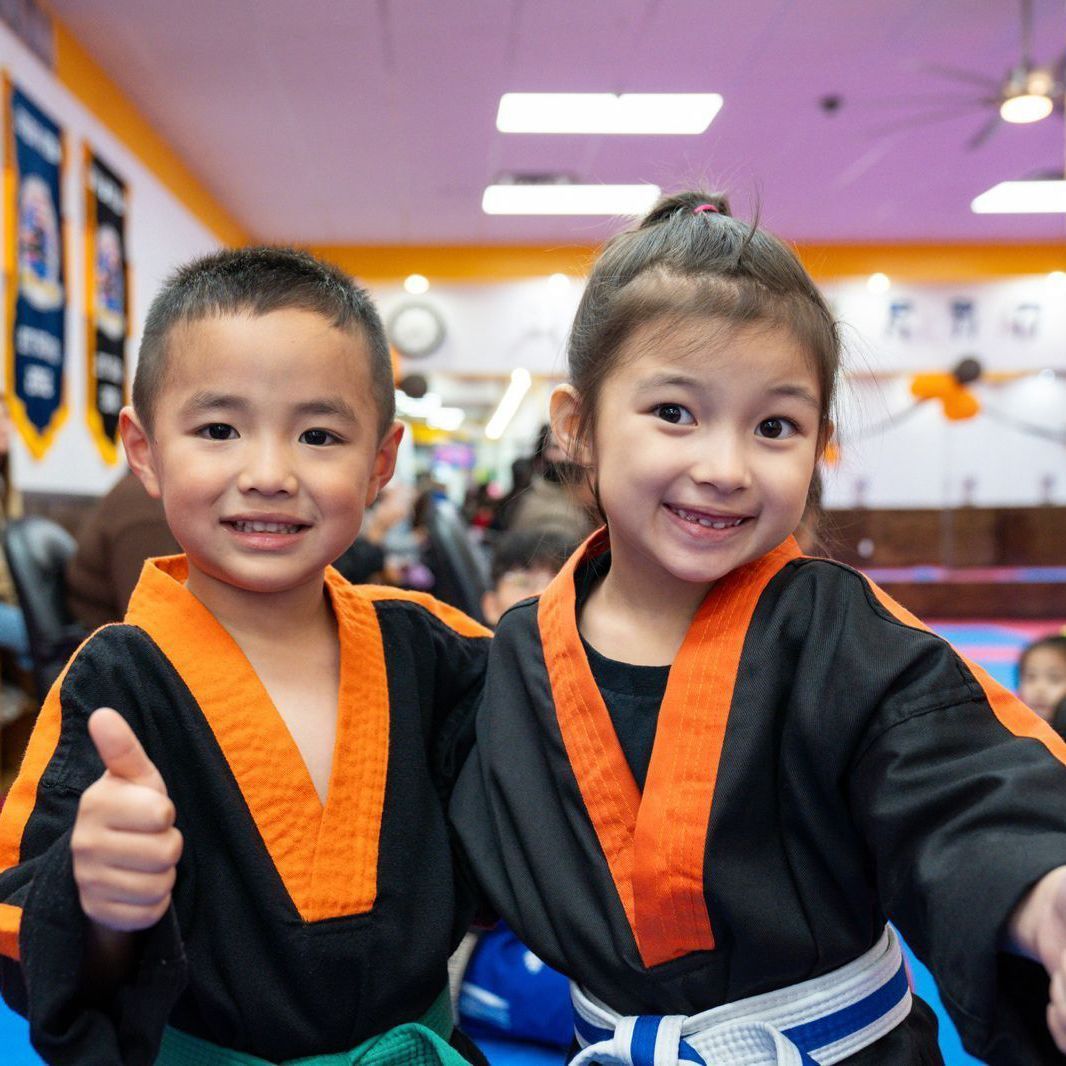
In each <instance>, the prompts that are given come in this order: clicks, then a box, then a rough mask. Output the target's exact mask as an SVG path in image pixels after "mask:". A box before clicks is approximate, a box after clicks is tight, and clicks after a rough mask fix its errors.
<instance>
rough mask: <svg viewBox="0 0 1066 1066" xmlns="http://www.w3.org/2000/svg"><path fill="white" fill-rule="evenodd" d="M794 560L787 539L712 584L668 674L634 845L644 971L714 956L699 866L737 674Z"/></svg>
mask: <svg viewBox="0 0 1066 1066" xmlns="http://www.w3.org/2000/svg"><path fill="white" fill-rule="evenodd" d="M799 555H800V551H799V548H798V547H797V545H796V543H795V542H794V541H792V540H791V539H790V540H788V541H786V542H785V543H784V544H782V545H781V546H780V547H778V548H776V549H775V550H774V551H772V552H770V553H769V554H767V555H765V556H763V557H762V558H761V559H758V560H756V561H755V562H753V563H751V564H749V565H747V566H744V567H741V568H740V569H738V570H735V571H733V572H732V573H731V574H728V575H727V576H726V577H723V578H721V579H720V580H719V581H718V582H717V583H716V584H715V585H714V586H713V587H712V589H711V591H710V593H709V594H708V595H707V598H706V599H705V600H704V601H703V604H702V605H701V606H700V609H699V610H698V611H697V612H696V617H695V618H694V619H693V622H692V626H691V627H690V629H689V632H688V635H687V636H686V637H685V641H684V643H683V644H682V646H681V650H680V651H679V653H678V655H677V658H676V659H675V660H674V664H673V666H672V667H671V670H670V679H669V682H668V684H667V688H666V695H665V697H664V699H663V705H662V710H661V711H660V712H659V726H658V729H657V731H656V734H655V746H654V748H653V750H652V756H651V764H650V766H649V767H648V778H647V783H646V786H645V791H644V798H643V800H642V802H641V810H640V816H639V819H638V823H637V832H636V840H635V849H636V859H635V862H634V870H633V882H634V897H635V899H636V904H637V927H636V932H637V942H638V944H639V946H640V953H641V957H642V958H643V959H644V961H645V963H646V964H647V965H649V966H651V965H655V964H656V963H661V962H667V961H669V960H670V959H675V958H678V957H680V956H681V955H686V954H688V953H689V952H692V951H699V950H711V949H713V948H714V944H715V940H714V933H713V931H712V929H711V922H710V917H709V916H708V914H707V900H706V894H705V889H704V868H705V861H704V860H705V857H706V848H707V829H708V823H709V820H710V815H711V808H712V804H713V802H714V790H715V785H716V783H717V779H718V767H719V763H720V761H721V756H722V745H723V744H724V742H725V731H726V724H727V722H728V721H729V713H730V708H731V706H732V703H733V689H734V686H735V684H736V678H737V670H738V668H739V665H740V657H741V654H742V652H743V650H744V640H745V638H746V637H747V634H748V629H749V628H750V626H751V618H752V615H753V614H754V613H755V608H756V606H757V604H758V602H759V598H760V597H761V596H762V592H763V589H765V588H766V586H767V584H768V583H769V581H770V580H771V579H772V578H773V577H774V575H775V574H777V573H778V571H779V570H780V569H781V568H782V567H783V566H785V564H786V563H788V562H790V561H791V560H792V559H795V558H798V557H799ZM712 862H713V857H712Z"/></svg>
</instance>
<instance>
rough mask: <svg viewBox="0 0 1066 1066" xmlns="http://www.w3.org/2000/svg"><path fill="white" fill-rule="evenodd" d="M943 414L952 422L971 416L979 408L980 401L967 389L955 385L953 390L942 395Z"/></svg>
mask: <svg viewBox="0 0 1066 1066" xmlns="http://www.w3.org/2000/svg"><path fill="white" fill-rule="evenodd" d="M941 402H942V403H943V404H944V415H945V417H946V418H948V419H949V420H950V421H952V422H962V421H963V420H965V419H967V418H973V416H974V415H976V414H977V413H978V411H980V410H981V403H980V401H979V400H978V399H977V397H976V396H974V394H973V393H972V392H970V390H969V389H964V388H962V386H961V385H956V387H955V389H954V391H953V392H951V393H949V394H948V395H947V396H945V397H943V399H942V401H941Z"/></svg>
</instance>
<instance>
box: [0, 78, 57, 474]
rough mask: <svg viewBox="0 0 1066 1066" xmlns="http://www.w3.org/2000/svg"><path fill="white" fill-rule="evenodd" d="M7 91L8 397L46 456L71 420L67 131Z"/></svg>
mask: <svg viewBox="0 0 1066 1066" xmlns="http://www.w3.org/2000/svg"><path fill="white" fill-rule="evenodd" d="M4 90H5V92H4V96H5V105H6V106H5V109H4V111H5V119H6V134H7V136H6V144H7V152H6V154H5V162H4V166H5V172H4V179H5V180H4V193H5V211H4V214H5V222H6V227H7V229H6V234H5V237H6V246H5V248H6V250H5V257H4V258H5V264H4V265H5V270H6V287H7V346H8V359H7V396H8V404H9V405H10V408H11V418H12V421H13V422H14V424H15V426H16V427H17V429H18V431H19V434H20V435H21V436H22V439H23V440H24V441H25V442H26V446H27V448H29V450H30V452H31V454H32V455H33V456H34V458H36V459H40V458H42V457H43V456H44V454H45V453H46V452H47V451H48V449H49V447H50V446H51V444H52V441H53V440H54V439H55V435H56V433H57V432H58V430H59V428H60V426H61V425H62V424H63V421H64V420H65V419H66V415H67V410H66V392H65V388H64V369H65V366H66V357H67V346H66V308H67V292H66V269H65V267H66V264H65V256H64V254H63V253H64V248H63V237H64V225H63V223H64V219H63V206H62V188H63V168H64V148H63V131H62V130H61V129H60V127H59V125H58V123H56V122H55V121H53V120H52V119H51V118H50V117H49V116H48V115H47V114H46V113H45V112H44V111H42V110H41V109H40V108H39V107H38V106H37V105H36V104H35V103H34V102H33V101H32V100H30V99H29V97H27V96H26V94H25V93H23V92H22V91H21V90H20V89H18V88H17V87H16V86H14V85H12V84H11V82H10V81H8V80H7V79H6V78H5V79H4Z"/></svg>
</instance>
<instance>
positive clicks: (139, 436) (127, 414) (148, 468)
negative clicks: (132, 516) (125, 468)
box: [118, 406, 162, 500]
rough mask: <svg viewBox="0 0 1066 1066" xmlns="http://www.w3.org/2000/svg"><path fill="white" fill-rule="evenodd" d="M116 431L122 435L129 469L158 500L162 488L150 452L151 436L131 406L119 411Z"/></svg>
mask: <svg viewBox="0 0 1066 1066" xmlns="http://www.w3.org/2000/svg"><path fill="white" fill-rule="evenodd" d="M118 431H119V435H120V436H121V437H122V446H123V447H124V448H125V449H126V462H128V463H129V464H130V469H131V470H132V471H133V472H134V473H135V474H136V475H137V476H138V477H139V478H140V479H141V482H142V483H143V484H144V487H145V488H146V489H147V490H148V495H149V496H151V497H153V498H154V499H156V500H158V499H159V498H160V497H161V496H162V490H161V488H160V483H159V474H158V472H157V470H156V462H155V455H154V454H153V452H152V438H151V437H150V436H149V435H148V431H147V430H146V429H145V428H144V426H143V425H142V424H141V420H140V419H139V418H138V417H137V412H136V411H134V409H133V408H132V407H129V406H127V407H123V408H122V410H121V411H119V414H118Z"/></svg>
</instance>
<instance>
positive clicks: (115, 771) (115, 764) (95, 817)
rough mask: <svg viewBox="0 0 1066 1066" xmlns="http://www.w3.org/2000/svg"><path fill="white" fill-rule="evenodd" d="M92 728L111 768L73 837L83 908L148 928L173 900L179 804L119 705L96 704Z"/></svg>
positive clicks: (121, 925) (84, 804)
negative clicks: (176, 805) (114, 707)
mask: <svg viewBox="0 0 1066 1066" xmlns="http://www.w3.org/2000/svg"><path fill="white" fill-rule="evenodd" d="M89 735H90V737H91V738H92V741H93V744H95V745H96V750H97V752H98V753H99V755H100V758H101V759H102V760H103V763H104V767H105V770H104V773H103V774H102V775H101V777H100V778H99V779H98V780H97V781H95V782H94V783H93V784H92V785H90V786H89V788H87V789H86V790H85V792H84V794H83V795H82V797H81V802H80V803H79V804H78V815H77V818H76V819H75V822H74V832H73V834H72V836H71V842H70V847H71V851H72V852H73V856H74V880H75V881H76V882H77V885H78V894H79V896H80V899H81V907H82V910H83V911H84V912H85V914H86V916H87V917H88V918H90V919H91V920H92V921H94V922H96V923H98V924H99V925H102V926H104V927H106V928H108V929H114V930H119V931H123V932H132V931H133V930H137V929H147V928H149V927H150V926H153V925H155V923H156V922H158V921H159V919H160V918H161V917H162V916H163V915H164V914H165V913H166V909H167V907H168V906H169V905H170V892H171V889H172V888H173V887H174V877H175V872H176V867H177V864H178V859H179V858H180V857H181V849H182V837H181V832H180V831H179V830H178V829H176V828H175V827H174V814H175V812H174V804H173V803H171V802H170V798H169V797H168V796H167V788H166V785H165V784H164V783H163V779H162V777H160V776H159V771H158V770H157V769H156V768H155V766H154V765H152V762H151V760H149V758H148V756H147V755H145V753H144V748H142V747H141V744H140V741H138V740H137V737H136V735H135V734H134V732H133V730H132V729H130V727H129V724H128V723H127V722H126V720H125V719H124V718H123V717H122V716H121V715H120V714H119V713H118V712H117V711H113V710H111V709H110V708H106V707H105V708H102V709H100V710H97V711H94V712H93V714H92V715H91V716H90V718H89Z"/></svg>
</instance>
